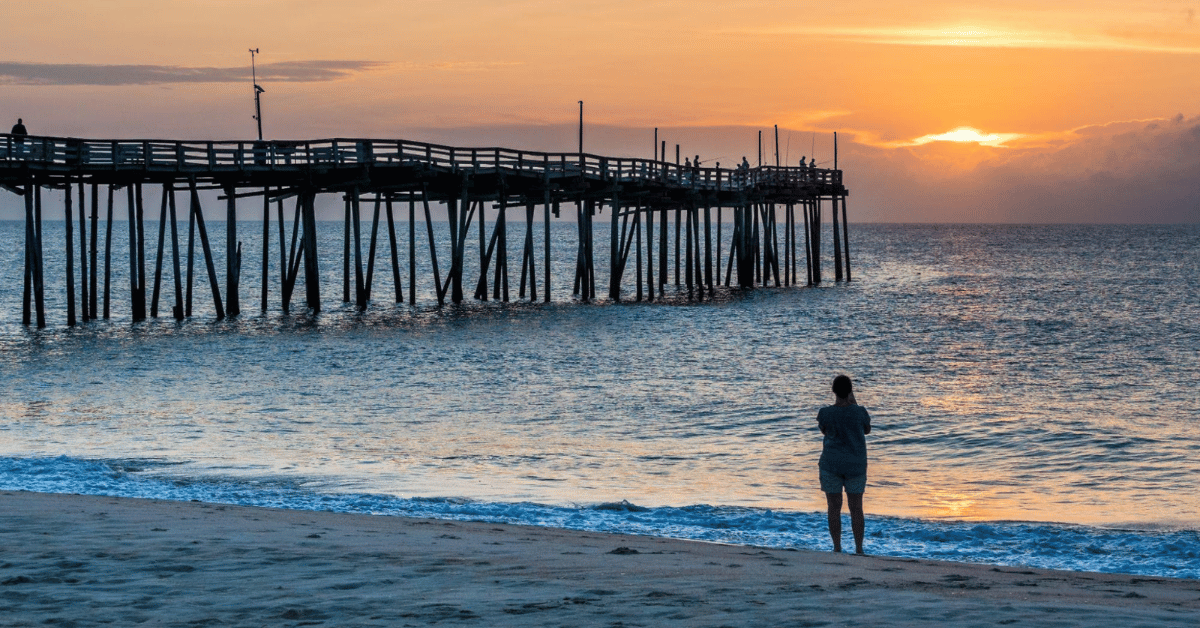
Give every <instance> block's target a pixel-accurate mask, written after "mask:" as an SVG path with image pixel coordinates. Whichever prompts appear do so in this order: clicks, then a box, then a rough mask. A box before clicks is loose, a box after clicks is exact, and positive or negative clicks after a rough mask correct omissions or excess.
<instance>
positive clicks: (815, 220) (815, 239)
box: [811, 196, 821, 284]
mask: <svg viewBox="0 0 1200 628" xmlns="http://www.w3.org/2000/svg"><path fill="white" fill-rule="evenodd" d="M811 223H812V266H813V283H814V284H819V283H821V197H819V196H818V197H816V198H814V199H813V201H812V219H811Z"/></svg>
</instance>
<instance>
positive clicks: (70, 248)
mask: <svg viewBox="0 0 1200 628" xmlns="http://www.w3.org/2000/svg"><path fill="white" fill-rule="evenodd" d="M63 206H64V210H65V212H66V216H67V222H66V235H67V237H66V244H67V326H68V327H74V326H75V245H74V241H73V239H72V238H73V237H74V235H75V234H74V233H72V231H73V229H72V228H71V225H72V221H74V220H75V216H73V215H72V210H71V181H70V180H68V181H67V184H66V190H65V194H64V197H63Z"/></svg>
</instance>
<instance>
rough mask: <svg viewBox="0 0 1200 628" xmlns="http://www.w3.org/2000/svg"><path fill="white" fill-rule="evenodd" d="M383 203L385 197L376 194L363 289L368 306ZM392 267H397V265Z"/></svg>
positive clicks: (373, 276) (364, 302) (364, 299)
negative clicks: (380, 211)
mask: <svg viewBox="0 0 1200 628" xmlns="http://www.w3.org/2000/svg"><path fill="white" fill-rule="evenodd" d="M382 205H383V199H382V198H381V197H380V196H379V195H378V194H377V195H376V196H375V211H374V212H373V213H372V217H371V240H370V245H369V246H368V247H367V278H366V281H364V285H363V290H364V291H365V292H366V294H365V295H364V297H363V307H366V304H367V303H370V302H371V286H372V284H373V282H374V279H375V244H376V242H377V241H378V239H379V210H380V208H381V207H382ZM392 268H393V269H396V268H395V266H393V267H392ZM396 270H398V269H396ZM393 281H395V279H393Z"/></svg>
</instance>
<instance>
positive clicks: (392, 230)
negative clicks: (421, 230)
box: [385, 194, 416, 303]
mask: <svg viewBox="0 0 1200 628" xmlns="http://www.w3.org/2000/svg"><path fill="white" fill-rule="evenodd" d="M385 211H386V212H387V223H388V242H390V243H391V253H392V288H393V290H395V292H396V303H404V282H403V281H401V280H400V254H399V251H398V245H399V243H398V242H396V221H395V218H394V217H393V215H392V195H391V194H388V195H387V201H386V203H385ZM408 230H409V231H410V232H411V231H412V223H411V222H410V223H409V225H408ZM413 248H416V244H415V243H414V244H413ZM409 255H410V256H411V255H412V251H411V250H410V251H409Z"/></svg>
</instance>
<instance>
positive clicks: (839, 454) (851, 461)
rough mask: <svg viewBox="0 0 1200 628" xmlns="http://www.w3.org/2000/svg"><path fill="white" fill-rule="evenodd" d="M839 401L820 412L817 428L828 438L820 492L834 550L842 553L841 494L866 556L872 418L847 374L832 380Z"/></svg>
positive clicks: (859, 549)
mask: <svg viewBox="0 0 1200 628" xmlns="http://www.w3.org/2000/svg"><path fill="white" fill-rule="evenodd" d="M833 394H834V396H835V397H836V399H837V401H836V402H835V403H834V404H833V405H832V406H825V407H824V408H821V411H820V412H818V413H817V425H818V427H820V428H821V433H822V434H824V435H825V442H824V447H823V449H822V451H821V460H820V462H819V463H818V467H819V469H820V477H821V490H822V491H824V492H825V501H826V503H827V504H828V506H829V536H830V537H831V538H832V539H833V551H835V552H840V551H842V491H843V490H845V491H846V501H847V502H849V505H850V528H851V530H852V531H853V532H854V551H855V553H856V554H862V553H863V534H864V531H865V528H866V523H865V520H864V517H863V501H862V500H863V493H864V492H866V490H867V439H866V435H867V434H870V433H871V415H869V414H867V410H866V408H864V407H862V406H860V405H858V403H857V402H855V400H854V384H853V383H852V382H851V381H850V378H849V377H847V376H845V375H838V376H837V377H835V378H833Z"/></svg>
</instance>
